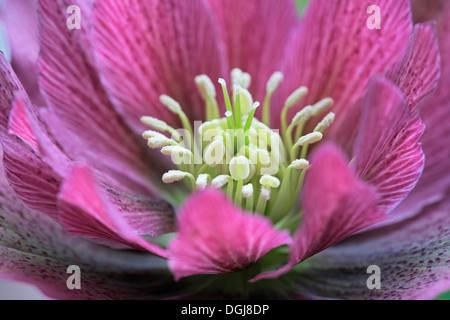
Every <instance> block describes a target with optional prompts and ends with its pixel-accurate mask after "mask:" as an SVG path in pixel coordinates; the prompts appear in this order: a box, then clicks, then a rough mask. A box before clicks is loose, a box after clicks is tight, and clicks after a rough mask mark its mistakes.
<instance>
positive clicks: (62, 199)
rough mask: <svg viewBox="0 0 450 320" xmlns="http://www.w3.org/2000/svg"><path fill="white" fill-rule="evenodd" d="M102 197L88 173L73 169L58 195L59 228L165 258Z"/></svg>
mask: <svg viewBox="0 0 450 320" xmlns="http://www.w3.org/2000/svg"><path fill="white" fill-rule="evenodd" d="M105 197H106V195H105V194H104V193H102V191H101V190H100V189H99V187H98V186H97V185H96V183H95V181H94V177H93V176H92V174H91V172H90V171H89V169H88V168H87V167H84V166H79V165H78V166H75V167H74V168H73V170H72V173H71V175H70V176H69V177H68V178H67V179H66V181H65V182H64V185H63V187H62V189H61V192H60V194H59V195H58V200H59V209H60V222H61V224H62V225H63V227H64V228H65V229H66V230H67V231H68V232H69V233H70V234H71V235H78V236H85V237H90V238H94V239H105V240H112V241H116V242H120V243H123V244H125V245H128V246H130V247H133V248H135V249H138V250H142V251H149V252H151V253H154V254H156V255H159V256H161V257H166V256H167V254H166V252H165V250H163V249H162V248H161V247H159V246H158V245H155V244H152V243H150V242H147V241H146V240H144V239H143V238H141V237H140V236H138V235H137V233H136V232H135V231H134V230H133V229H132V228H131V227H130V226H129V225H128V224H127V223H126V220H125V218H123V217H122V216H121V215H120V213H119V212H118V211H117V210H116V209H115V208H114V207H112V206H111V205H109V204H108V202H107V200H106V198H105Z"/></svg>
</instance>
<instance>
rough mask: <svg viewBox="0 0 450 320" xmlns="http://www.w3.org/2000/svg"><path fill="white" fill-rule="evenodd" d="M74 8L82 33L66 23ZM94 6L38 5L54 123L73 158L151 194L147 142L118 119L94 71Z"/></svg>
mask: <svg viewBox="0 0 450 320" xmlns="http://www.w3.org/2000/svg"><path fill="white" fill-rule="evenodd" d="M73 4H78V5H80V6H81V9H82V23H83V24H82V28H81V29H80V30H76V29H74V30H69V29H68V28H67V25H66V23H67V18H68V15H67V13H66V11H67V8H68V7H69V6H70V5H73ZM91 5H92V2H91V1H72V0H70V1H69V0H57V1H54V0H40V1H39V6H38V11H39V40H40V46H41V56H40V58H39V71H40V85H41V89H42V90H43V93H44V97H45V99H46V101H47V103H48V105H49V108H50V110H51V112H52V113H53V114H54V115H55V116H56V117H53V118H52V121H53V122H52V123H49V125H50V127H51V129H52V130H53V132H54V133H55V136H56V137H57V138H58V139H59V140H58V141H59V142H60V143H61V145H63V146H64V150H65V152H67V154H68V155H70V157H71V159H74V160H81V161H85V162H87V163H88V164H89V165H91V166H92V167H94V168H96V169H98V170H100V171H103V172H105V173H106V174H108V175H109V176H111V177H114V178H116V179H117V180H118V181H119V182H120V183H121V184H122V186H123V187H128V188H129V189H132V190H136V191H139V192H142V193H144V192H147V193H148V192H151V190H149V188H150V183H148V181H149V178H150V177H151V170H150V169H151V166H149V165H148V164H147V163H146V161H145V159H148V158H147V154H146V148H145V143H144V141H141V139H139V140H136V139H138V137H136V136H134V135H133V134H132V132H131V131H130V130H129V129H128V128H127V127H126V125H125V124H124V123H123V121H122V120H121V119H120V117H119V116H118V115H117V113H116V112H115V110H114V108H113V106H112V105H111V103H110V102H109V100H108V97H107V96H106V94H105V92H104V90H103V88H102V86H101V83H100V80H99V78H98V75H97V71H96V70H95V68H94V62H93V58H92V52H91V50H90V45H89V42H88V40H87V35H88V33H89V32H88V29H89V21H90V20H89V17H90V15H89V13H90V12H89V10H90V6H91ZM55 118H56V119H55ZM48 121H50V120H48ZM138 141H139V142H142V144H139V142H138Z"/></svg>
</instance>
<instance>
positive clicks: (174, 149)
mask: <svg viewBox="0 0 450 320" xmlns="http://www.w3.org/2000/svg"><path fill="white" fill-rule="evenodd" d="M161 153H162V154H164V155H166V156H172V155H177V156H180V155H188V156H192V152H191V150H188V149H186V148H183V147H180V146H167V147H164V148H162V149H161Z"/></svg>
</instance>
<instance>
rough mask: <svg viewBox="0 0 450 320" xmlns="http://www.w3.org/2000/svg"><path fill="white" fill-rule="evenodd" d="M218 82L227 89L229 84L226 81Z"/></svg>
mask: <svg viewBox="0 0 450 320" xmlns="http://www.w3.org/2000/svg"><path fill="white" fill-rule="evenodd" d="M218 82H219V83H220V84H221V85H222V86H223V87H225V88H226V87H227V82H226V81H225V79H222V78H219V80H218Z"/></svg>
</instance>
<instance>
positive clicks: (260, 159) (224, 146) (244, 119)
mask: <svg viewBox="0 0 450 320" xmlns="http://www.w3.org/2000/svg"><path fill="white" fill-rule="evenodd" d="M231 79H232V83H231V85H230V86H228V85H227V83H226V81H225V80H224V79H219V80H218V83H219V84H220V87H221V89H222V90H221V95H222V98H223V100H224V104H225V107H226V112H225V113H224V114H222V115H221V112H220V109H219V103H218V100H217V96H218V94H217V92H216V88H215V86H214V83H213V81H212V80H211V79H210V78H209V77H208V76H206V75H199V76H197V77H196V78H195V83H196V85H197V89H198V91H199V93H200V96H201V97H202V99H203V101H204V104H205V110H206V120H207V121H206V122H199V121H195V122H193V123H191V119H188V117H187V115H186V114H185V113H184V111H183V108H182V106H181V105H180V103H179V102H177V101H175V100H174V99H172V98H171V97H169V96H167V95H162V96H161V97H160V102H161V103H162V104H163V105H164V106H165V107H166V108H167V109H168V110H169V111H171V112H172V113H174V114H175V115H177V116H178V117H179V119H180V123H181V124H182V128H177V129H175V128H173V127H171V126H169V125H168V124H167V123H165V122H164V121H162V120H160V119H157V118H153V117H142V118H141V121H142V122H143V123H144V124H145V125H147V126H148V127H150V130H147V131H145V132H144V133H143V135H142V136H143V137H144V138H145V139H146V140H147V145H148V146H149V148H152V149H160V151H161V153H162V154H164V155H165V156H168V157H170V159H171V161H172V163H173V165H174V167H175V168H174V170H170V171H169V172H166V173H165V174H164V175H163V177H162V181H163V182H164V183H185V184H186V187H187V188H188V189H189V190H190V191H195V190H203V189H205V188H216V189H222V190H223V191H224V192H225V193H226V194H227V195H228V197H229V198H230V200H231V201H233V202H234V203H235V204H236V205H238V206H240V207H242V208H243V209H245V210H247V211H250V212H255V213H259V214H262V215H266V216H268V217H270V218H271V219H272V220H273V221H274V222H275V223H277V222H280V221H282V220H283V219H285V218H286V217H287V216H288V215H289V214H290V213H291V212H292V211H293V209H294V208H295V206H296V205H297V202H298V197H299V195H300V193H301V189H302V185H303V180H304V178H305V174H306V172H307V171H308V169H309V168H310V166H311V165H314V164H310V163H309V161H308V160H307V156H308V152H309V150H310V146H311V145H313V144H317V143H319V142H320V141H321V140H322V139H323V134H324V131H325V130H326V129H327V128H329V127H330V126H331V125H332V123H333V121H334V119H335V115H334V113H332V112H330V113H328V114H326V115H325V117H324V118H322V120H321V121H319V122H318V123H316V124H315V128H314V130H313V131H312V132H304V131H305V128H309V127H313V126H310V125H309V124H310V122H312V121H314V119H316V117H317V116H320V115H324V114H325V113H326V112H327V111H328V110H329V109H330V108H331V107H332V105H333V100H332V99H330V98H326V99H323V100H321V101H318V102H317V103H316V104H314V105H308V106H304V107H303V108H301V109H300V111H298V112H297V113H296V114H295V116H294V117H293V118H292V119H288V112H289V110H290V109H292V108H294V107H299V106H300V104H301V101H302V100H303V99H304V97H305V96H306V95H307V94H308V89H307V88H306V87H300V88H298V89H297V90H295V91H294V92H293V93H292V94H291V95H290V96H289V97H288V98H287V99H286V101H285V102H284V105H283V106H273V105H272V95H273V94H274V92H275V91H276V90H277V88H278V87H279V86H280V85H281V83H282V80H283V74H282V73H281V72H275V73H274V74H273V75H272V76H271V77H270V79H269V80H268V82H267V86H266V96H265V99H264V101H263V103H262V105H261V104H260V102H258V101H254V99H253V96H252V94H251V93H250V92H249V87H250V84H251V77H250V75H249V74H248V73H245V72H243V71H242V70H240V69H234V70H232V72H231ZM275 107H276V108H278V109H279V110H280V111H281V124H280V126H281V131H280V130H273V129H271V128H270V109H271V108H275ZM258 108H262V112H261V114H262V120H258V119H257V118H256V117H255V114H256V111H257V109H258ZM319 119H320V118H319ZM289 120H290V121H289ZM307 124H308V125H307Z"/></svg>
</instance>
